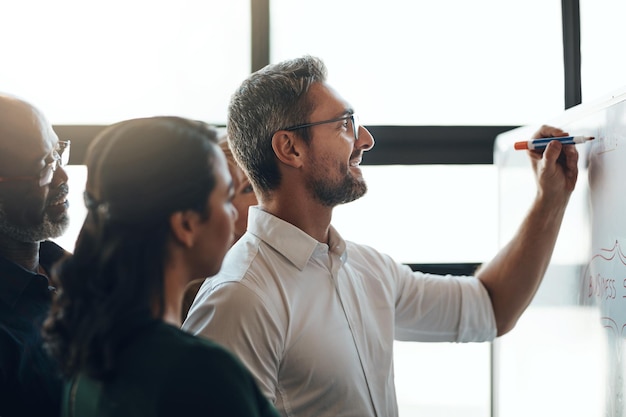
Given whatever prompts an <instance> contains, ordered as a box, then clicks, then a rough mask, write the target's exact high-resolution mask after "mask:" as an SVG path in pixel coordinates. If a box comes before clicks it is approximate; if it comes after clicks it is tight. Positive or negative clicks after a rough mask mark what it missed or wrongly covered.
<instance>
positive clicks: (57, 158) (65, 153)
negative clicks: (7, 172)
mask: <svg viewBox="0 0 626 417" xmlns="http://www.w3.org/2000/svg"><path fill="white" fill-rule="evenodd" d="M70 143H71V142H70V141H69V140H60V141H58V142H57V144H56V146H55V148H54V150H53V152H52V158H53V160H52V161H51V162H48V163H47V164H46V166H44V167H43V168H42V169H41V171H39V174H38V175H28V176H18V177H0V182H12V181H33V180H37V181H39V186H40V187H45V186H46V185H48V184H50V183H51V182H52V178H53V177H54V172H55V171H56V170H57V168H58V167H60V166H65V165H67V163H68V162H69V160H70Z"/></svg>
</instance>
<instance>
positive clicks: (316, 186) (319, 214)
mask: <svg viewBox="0 0 626 417" xmlns="http://www.w3.org/2000/svg"><path fill="white" fill-rule="evenodd" d="M228 134H229V140H230V144H231V147H232V149H233V153H234V154H235V157H236V159H237V160H238V162H239V163H240V164H241V165H242V166H243V167H244V169H245V170H246V172H247V174H248V175H249V177H250V180H251V182H252V184H253V186H254V189H255V192H256V194H257V196H258V198H259V205H258V206H256V207H252V208H251V209H250V216H249V219H248V231H247V232H246V234H245V235H244V236H243V237H242V238H241V239H240V240H239V241H238V242H237V243H236V244H235V246H233V248H232V249H231V251H230V252H229V253H228V255H227V257H226V259H225V261H224V265H223V267H222V270H221V272H220V274H218V275H217V276H216V277H215V278H213V279H210V280H207V281H206V282H205V283H204V285H203V286H202V288H201V289H200V292H199V293H198V296H197V297H196V300H195V302H194V304H193V306H192V307H191V310H190V313H189V316H188V318H187V320H186V321H185V323H184V325H183V328H185V329H187V330H189V331H191V332H193V333H195V334H202V335H205V336H207V337H209V338H211V339H213V340H215V341H216V342H218V343H221V344H223V345H224V346H226V347H227V348H229V349H231V350H232V351H233V352H234V353H236V354H237V355H238V356H239V357H240V359H241V360H242V361H243V362H244V363H245V364H246V365H247V367H248V368H249V369H250V370H251V371H252V373H253V374H254V375H255V377H256V379H257V381H258V383H259V385H260V387H261V389H262V390H263V392H264V393H265V395H267V396H268V397H269V398H270V399H271V400H272V401H273V402H274V404H275V405H276V407H277V408H278V409H279V410H280V412H281V413H282V415H284V416H307V417H308V416H354V417H363V416H378V417H393V416H397V414H398V411H397V404H396V397H395V388H394V373H393V341H394V339H395V340H412V341H430V342H443V341H447V342H482V341H490V340H493V339H494V338H495V337H496V336H499V335H503V334H505V333H506V332H508V331H509V330H511V329H512V328H513V326H514V325H515V323H516V321H517V320H518V318H519V317H520V315H521V314H522V312H523V311H524V310H525V308H526V307H527V306H528V304H529V303H530V301H531V299H532V297H533V295H534V294H535V292H536V290H537V287H538V286H539V283H540V282H541V279H542V277H543V275H544V273H545V271H546V268H547V266H548V263H549V261H550V257H551V254H552V250H553V248H554V244H555V242H556V238H557V235H558V231H559V228H560V224H561V221H562V218H563V215H564V212H565V209H566V206H567V202H568V200H569V197H570V195H571V193H572V191H573V190H574V186H575V184H576V178H577V175H578V170H577V160H578V153H577V151H576V149H575V148H574V146H563V145H561V144H560V143H558V142H556V141H555V142H551V143H550V145H549V146H548V147H547V148H546V150H545V151H544V152H543V153H541V152H539V151H533V152H529V154H530V157H531V159H532V164H533V168H534V171H535V173H536V176H537V185H538V190H537V196H536V198H535V201H534V202H533V203H532V206H531V209H530V211H529V213H528V215H527V217H526V219H525V220H524V222H523V223H522V225H521V226H520V228H519V230H518V232H517V234H516V235H515V236H514V237H513V239H512V240H511V242H510V243H509V244H508V245H507V246H505V247H504V248H503V249H502V250H501V251H500V253H498V254H497V255H496V256H495V258H494V259H493V260H492V261H491V262H489V263H488V264H486V265H484V266H483V267H482V268H481V269H480V270H479V271H477V272H476V274H475V277H450V276H448V277H442V276H435V275H430V274H423V273H420V272H413V271H411V270H410V268H409V267H408V266H406V265H402V264H400V263H397V262H395V261H393V260H392V259H391V258H389V257H388V256H386V255H383V254H381V253H379V252H377V251H376V250H375V249H372V248H370V247H367V246H363V245H358V244H355V243H353V242H350V241H346V240H344V239H343V238H342V236H341V235H340V234H339V233H338V231H337V230H335V229H334V228H333V227H332V225H331V218H332V212H333V208H334V207H335V206H337V205H339V204H343V203H347V202H350V201H353V200H355V199H357V198H359V197H361V196H362V195H363V194H364V193H365V192H366V189H367V187H366V184H365V181H364V179H363V177H362V175H361V170H360V168H359V164H360V163H361V159H362V157H363V154H364V152H366V151H369V150H370V149H372V147H373V146H374V138H373V137H372V135H371V134H370V133H369V132H368V131H367V129H365V128H364V127H363V126H360V125H359V124H358V118H357V117H356V115H355V113H354V110H353V109H352V108H351V107H350V105H349V104H348V102H347V101H346V100H344V99H343V98H342V97H341V96H340V95H339V94H338V93H337V92H336V91H335V90H334V89H333V88H332V87H331V86H330V85H328V84H327V82H326V68H325V66H324V64H323V63H322V62H321V61H320V60H319V59H317V58H314V57H309V56H306V57H303V58H299V59H294V60H290V61H285V62H282V63H279V64H276V65H270V66H268V67H266V68H264V69H262V70H260V71H258V72H256V73H254V74H252V75H251V76H250V77H249V78H248V79H247V80H245V81H244V82H243V84H242V85H241V87H240V88H239V90H238V91H236V92H235V94H234V95H233V98H232V100H231V103H230V106H229V120H228ZM564 135H566V132H564V131H562V130H561V129H558V128H554V127H550V126H543V127H542V128H541V129H540V130H539V131H538V132H537V133H536V137H554V136H564ZM375 220H376V219H369V218H364V219H363V222H364V223H365V222H368V221H375Z"/></svg>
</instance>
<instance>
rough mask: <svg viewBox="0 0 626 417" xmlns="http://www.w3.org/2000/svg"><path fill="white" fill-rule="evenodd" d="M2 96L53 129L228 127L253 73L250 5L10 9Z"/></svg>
mask: <svg viewBox="0 0 626 417" xmlns="http://www.w3.org/2000/svg"><path fill="white" fill-rule="evenodd" d="M0 16H2V24H1V25H0V39H4V40H8V39H10V41H6V42H3V43H2V45H0V53H1V54H2V62H3V64H2V65H1V66H0V80H2V81H1V84H0V90H1V91H5V92H7V93H11V94H14V95H17V96H20V97H22V98H24V99H26V100H27V101H30V102H32V103H34V104H36V105H37V106H38V107H40V108H41V109H42V111H43V112H44V113H45V114H46V115H47V116H48V118H49V119H50V121H51V122H52V123H53V124H71V125H78V124H109V123H113V122H117V121H119V120H122V119H127V118H132V117H141V116H155V115H164V114H167V115H176V116H185V117H190V118H195V119H199V120H205V121H208V122H212V123H221V124H223V123H225V121H226V108H227V105H228V101H229V99H230V95H231V94H232V92H233V91H234V89H235V88H236V86H237V85H239V83H240V82H241V80H242V79H243V78H245V77H246V76H247V75H248V73H249V69H250V24H249V21H250V9H249V0H229V1H221V0H180V1H176V2H173V1H169V0H133V1H124V0H110V1H107V2H93V1H89V2H86V1H81V0H59V1H47V0H25V1H15V2H2V3H0Z"/></svg>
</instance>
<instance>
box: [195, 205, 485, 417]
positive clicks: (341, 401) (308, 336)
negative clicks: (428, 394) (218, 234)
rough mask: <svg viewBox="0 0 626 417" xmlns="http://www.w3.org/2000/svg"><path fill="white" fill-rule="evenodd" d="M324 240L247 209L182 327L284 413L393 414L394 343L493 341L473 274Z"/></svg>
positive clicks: (305, 416) (333, 235)
mask: <svg viewBox="0 0 626 417" xmlns="http://www.w3.org/2000/svg"><path fill="white" fill-rule="evenodd" d="M329 242H330V245H326V244H324V243H320V242H318V241H316V240H315V239H313V238H312V237H310V236H309V235H307V234H306V233H304V232H303V231H302V230H300V229H298V228H297V227H295V226H293V225H291V224H289V223H287V222H285V221H282V220H280V219H278V218H277V217H274V216H272V215H271V214H269V213H266V212H264V211H262V210H261V209H260V208H258V207H251V208H250V215H249V218H248V232H247V233H246V234H245V235H244V236H243V237H242V238H241V239H240V240H239V241H238V242H237V243H236V244H235V245H234V246H233V248H232V249H231V250H230V251H229V253H228V254H227V256H226V259H225V260H224V264H223V266H222V270H221V271H220V273H219V274H218V275H217V276H216V277H214V278H211V279H207V280H206V281H205V282H204V284H203V285H202V287H201V288H200V291H199V292H198V295H197V296H196V299H195V301H194V303H193V305H192V307H191V309H190V311H189V315H188V317H187V320H185V323H184V324H183V329H185V330H187V331H190V332H192V333H194V334H201V335H203V336H205V337H208V338H210V339H212V340H214V341H216V342H218V343H220V344H222V345H224V346H225V347H227V348H228V349H230V350H231V351H232V352H234V353H235V354H236V355H238V356H239V358H240V359H241V360H242V361H243V363H244V364H245V365H246V366H247V367H248V368H249V369H250V371H251V372H252V373H253V375H254V376H255V378H256V380H257V382H258V384H259V386H260V388H261V390H262V391H263V393H264V394H265V395H266V396H267V397H268V398H269V399H270V400H271V401H272V402H274V404H275V405H276V407H277V408H278V410H279V411H280V413H281V414H282V415H284V416H292V417H295V416H298V417H313V416H315V417H324V416H329V417H330V416H333V417H337V416H352V417H368V416H372V417H373V416H377V417H394V416H397V415H398V410H397V404H396V395H395V386H394V372H393V341H394V339H396V340H413V341H422V342H444V341H445V342H475V341H476V342H478V341H489V340H492V339H493V338H494V337H495V336H496V325H495V318H494V314H493V309H492V307H491V301H490V299H489V296H488V294H487V291H486V290H485V288H484V287H483V285H482V284H481V283H480V281H479V280H478V279H476V278H474V277H454V276H445V277H444V276H438V275H432V274H423V273H420V272H413V271H411V269H410V268H409V267H408V266H406V265H402V264H399V263H397V262H394V261H393V260H392V259H391V258H390V257H389V256H386V255H383V254H381V253H379V252H377V251H376V250H374V249H372V248H370V247H367V246H363V245H358V244H355V243H352V242H347V241H344V240H343V239H342V238H341V236H340V235H339V234H338V233H337V231H336V230H335V229H334V228H333V227H332V226H331V228H330V238H329ZM416 377H417V378H418V377H419V376H416Z"/></svg>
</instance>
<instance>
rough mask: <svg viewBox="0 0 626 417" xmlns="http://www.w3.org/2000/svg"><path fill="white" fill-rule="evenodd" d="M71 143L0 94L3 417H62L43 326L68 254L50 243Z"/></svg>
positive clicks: (60, 220) (59, 216) (62, 224)
mask: <svg viewBox="0 0 626 417" xmlns="http://www.w3.org/2000/svg"><path fill="white" fill-rule="evenodd" d="M68 156H69V143H68V142H62V141H59V138H58V137H57V135H56V134H55V133H54V131H53V130H52V126H51V125H50V123H49V122H48V121H47V120H46V118H45V117H44V115H43V114H42V113H41V112H40V111H39V110H37V109H36V108H34V107H33V106H32V105H30V104H29V103H27V102H25V101H23V100H20V99H18V98H16V97H12V96H10V95H6V94H1V93H0V416H2V417H11V416H37V417H42V416H58V415H59V413H60V398H61V384H60V380H59V378H58V374H57V371H56V367H55V365H54V363H53V362H52V360H51V359H49V357H48V355H47V354H46V352H45V350H44V348H43V342H42V338H41V334H40V330H41V325H42V323H43V320H44V319H45V317H46V315H47V313H48V310H49V308H50V301H51V295H52V292H53V291H54V288H53V287H52V286H51V285H50V283H49V281H48V275H49V272H50V269H51V267H52V265H53V264H54V263H55V262H56V261H57V260H58V259H59V258H61V257H62V256H63V255H64V253H65V251H64V250H63V249H62V248H61V247H60V246H57V245H56V244H54V243H52V242H50V241H48V239H50V238H55V237H58V236H60V235H61V234H62V233H63V232H64V231H65V229H66V228H67V225H68V222H69V219H68V213H67V208H68V202H67V193H68V186H67V174H66V172H65V171H64V170H63V168H61V166H62V165H63V164H64V163H65V162H66V161H67V158H68Z"/></svg>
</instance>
